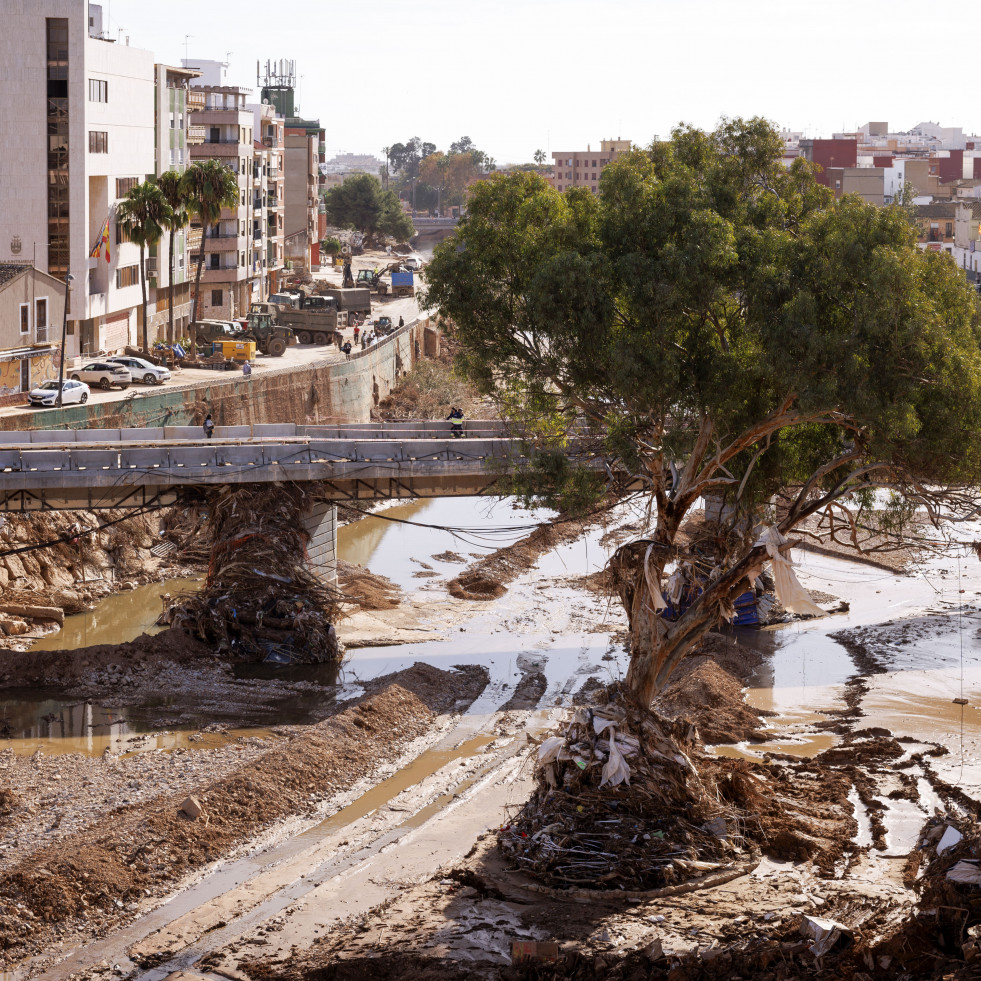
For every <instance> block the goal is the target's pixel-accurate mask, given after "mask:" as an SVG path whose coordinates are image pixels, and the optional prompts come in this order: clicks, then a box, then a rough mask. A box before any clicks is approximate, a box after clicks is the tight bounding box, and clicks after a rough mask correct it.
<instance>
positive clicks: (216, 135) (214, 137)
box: [208, 126, 221, 143]
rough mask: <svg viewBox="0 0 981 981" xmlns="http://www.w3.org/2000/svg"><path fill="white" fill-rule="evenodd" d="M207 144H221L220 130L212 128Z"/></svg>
mask: <svg viewBox="0 0 981 981" xmlns="http://www.w3.org/2000/svg"><path fill="white" fill-rule="evenodd" d="M208 142H209V143H221V129H220V128H219V127H218V126H212V127H211V130H210V135H209V136H208Z"/></svg>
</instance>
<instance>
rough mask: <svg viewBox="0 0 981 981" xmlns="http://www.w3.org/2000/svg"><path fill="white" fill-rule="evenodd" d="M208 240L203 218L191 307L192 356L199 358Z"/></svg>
mask: <svg viewBox="0 0 981 981" xmlns="http://www.w3.org/2000/svg"><path fill="white" fill-rule="evenodd" d="M207 241H208V223H207V222H206V221H204V219H203V218H202V220H201V248H200V250H199V251H198V264H197V271H196V272H195V274H194V306H193V307H192V308H191V351H190V354H191V357H192V358H194V360H197V357H198V329H197V327H196V326H195V324H196V323H197V320H198V316H199V312H198V311H199V307H200V304H201V270H202V268H203V267H204V245H205V242H207Z"/></svg>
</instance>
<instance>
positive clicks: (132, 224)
mask: <svg viewBox="0 0 981 981" xmlns="http://www.w3.org/2000/svg"><path fill="white" fill-rule="evenodd" d="M171 218H172V212H171V209H170V205H168V204H167V199H166V198H165V197H164V195H163V192H162V191H161V190H160V188H159V187H158V186H157V185H156V184H155V183H153V182H152V181H143V183H142V184H137V185H136V187H133V188H130V190H129V191H127V192H126V196H125V197H124V198H123V200H122V201H121V202H120V204H119V207H118V208H117V210H116V221H117V222H118V223H119V227H120V228H121V229H122V230H123V231H124V232H125V233H126V236H127V237H128V238H129V240H130V241H131V242H134V243H135V244H136V245H138V246H139V247H140V287H141V289H142V293H143V324H142V340H143V350H144V351H149V349H150V346H149V340H148V337H147V293H146V250H147V248H152V247H153V246H154V245H156V244H157V242H159V241H160V239H161V236H162V235H163V230H164V228H165V227H167V225H168V223H169V222H170V220H171Z"/></svg>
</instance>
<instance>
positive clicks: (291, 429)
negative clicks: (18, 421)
mask: <svg viewBox="0 0 981 981" xmlns="http://www.w3.org/2000/svg"><path fill="white" fill-rule="evenodd" d="M451 434H452V424H451V423H449V422H445V421H441V420H433V421H430V420H415V421H412V420H409V421H406V422H384V423H343V424H337V425H324V426H298V425H296V424H295V423H264V424H258V423H257V424H255V425H250V426H216V427H215V430H214V436H213V438H214V439H215V440H246V441H248V440H264V439H310V438H313V439H393V438H397V439H445V438H447V437H449V436H450V435H451ZM464 434H465V435H466V436H468V437H488V436H500V437H504V436H509V435H511V434H510V431H509V427H508V426H507V425H506V424H505V423H503V422H499V421H496V420H483V419H476V420H473V421H472V422H465V423H464ZM203 438H204V429H203V428H202V427H201V426H157V427H145V428H142V429H140V428H133V429H34V430H20V431H17V430H9V431H0V447H3V446H25V445H31V446H35V445H44V446H51V445H58V446H64V445H66V444H67V445H71V444H75V443H159V442H162V441H175V440H178V441H180V440H190V441H196V440H201V439H203Z"/></svg>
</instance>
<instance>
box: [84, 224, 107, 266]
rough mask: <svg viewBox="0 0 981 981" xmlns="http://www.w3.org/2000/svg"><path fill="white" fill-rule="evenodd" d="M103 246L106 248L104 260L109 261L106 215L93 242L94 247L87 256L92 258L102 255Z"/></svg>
mask: <svg viewBox="0 0 981 981" xmlns="http://www.w3.org/2000/svg"><path fill="white" fill-rule="evenodd" d="M103 246H105V250H106V262H107V263H108V262H109V217H108V216H107V217H106V220H105V222H104V223H103V225H102V231H101V232H99V238H98V240H97V241H96V243H95V248H94V249H93V250H92V251H91V252H90V253H89V256H90V257H91V258H93V259H98V258H99V256H100V255H102V248H103Z"/></svg>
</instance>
